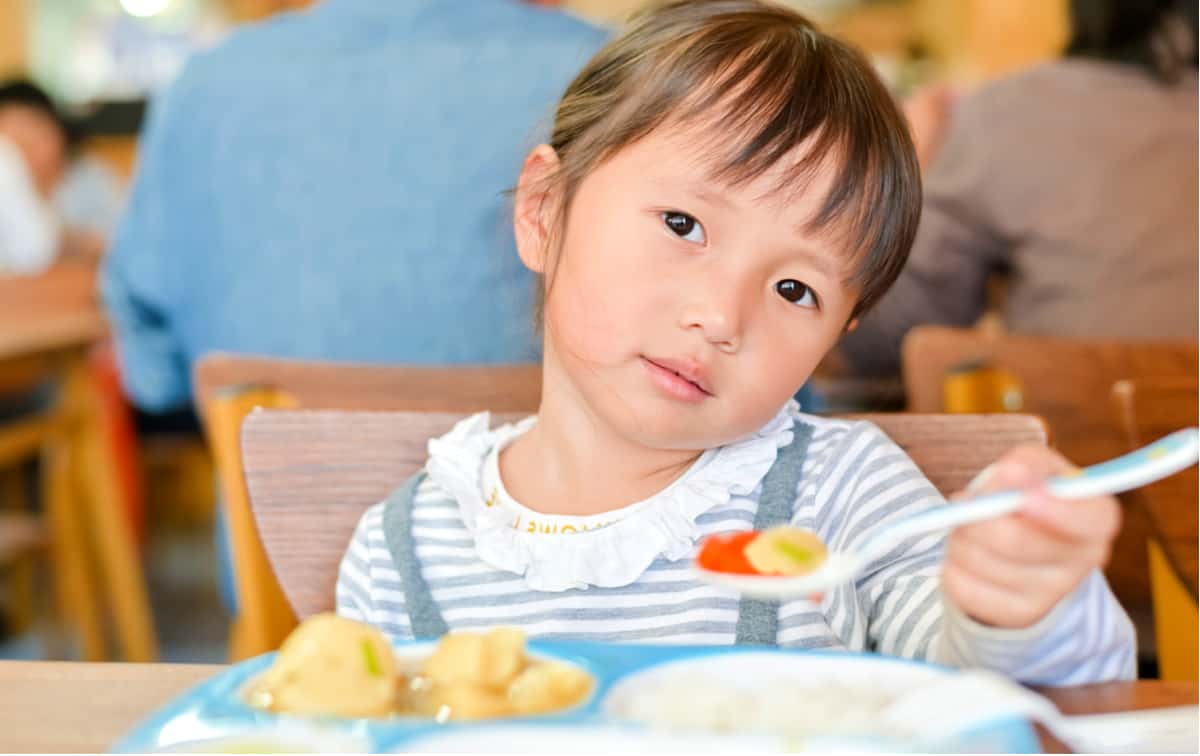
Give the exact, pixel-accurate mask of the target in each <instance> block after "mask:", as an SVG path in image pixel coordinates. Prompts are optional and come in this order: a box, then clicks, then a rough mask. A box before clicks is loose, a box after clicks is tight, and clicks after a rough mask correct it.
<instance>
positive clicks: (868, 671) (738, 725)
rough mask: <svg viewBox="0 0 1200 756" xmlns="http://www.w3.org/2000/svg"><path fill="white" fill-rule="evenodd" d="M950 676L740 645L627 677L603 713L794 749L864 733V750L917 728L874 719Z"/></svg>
mask: <svg viewBox="0 0 1200 756" xmlns="http://www.w3.org/2000/svg"><path fill="white" fill-rule="evenodd" d="M953 674H955V673H954V672H952V671H949V670H944V669H941V668H939V667H934V666H930V665H925V664H920V663H917V662H910V661H905V660H902V659H889V658H884V657H877V656H866V655H858V654H849V653H836V652H831V653H810V654H780V653H777V652H776V653H767V652H757V651H736V652H731V653H724V654H716V655H713V656H707V657H697V658H692V659H684V660H680V661H675V662H667V663H664V664H660V665H657V666H654V667H650V668H649V669H646V670H644V671H642V672H639V673H637V674H634V675H630V676H629V677H627V678H625V679H623V680H621V681H620V682H618V683H617V684H616V685H614V686H613V688H612V689H611V690H610V691H609V693H608V695H607V697H606V699H605V701H604V713H605V715H607V716H608V717H609V718H611V719H612V720H614V721H623V722H637V723H640V724H644V725H647V726H650V727H654V728H659V729H664V730H671V731H675V732H679V731H681V730H684V729H690V730H693V731H694V730H695V729H696V728H703V727H707V728H711V730H712V731H713V732H715V733H721V732H739V733H746V732H751V733H754V734H758V735H773V736H779V737H785V738H788V739H790V740H791V741H793V745H796V744H797V743H798V741H803V744H804V745H805V746H806V747H813V746H814V744H815V741H816V740H817V739H821V740H822V741H824V740H825V739H826V738H832V739H833V740H831V741H829V742H828V743H827V745H832V743H833V742H834V741H850V740H858V739H860V738H861V739H863V740H862V744H863V746H864V747H869V748H876V747H878V748H879V749H882V750H886V749H887V748H888V747H891V746H895V745H896V744H898V743H900V742H903V741H909V740H911V738H912V735H913V734H912V733H911V732H907V731H904V732H902V731H896V729H895V728H894V727H889V728H883V727H881V726H880V725H879V723H878V720H877V718H875V717H874V716H873V715H874V714H875V713H876V712H879V711H881V710H882V709H883V707H884V706H886V705H887V704H889V703H891V702H892V701H894V700H896V699H898V698H900V697H901V696H903V695H904V694H905V693H907V692H909V691H912V690H914V689H916V688H919V687H921V686H923V685H927V684H930V683H934V682H937V681H940V680H945V679H947V678H948V677H949V676H951V675H953ZM835 692H836V693H835ZM835 694H841V695H842V697H841V698H833V697H832V696H833V695H835ZM843 700H844V701H846V702H847V703H846V704H845V705H843V703H842V701H843ZM856 704H857V705H858V708H856ZM872 744H873V745H872Z"/></svg>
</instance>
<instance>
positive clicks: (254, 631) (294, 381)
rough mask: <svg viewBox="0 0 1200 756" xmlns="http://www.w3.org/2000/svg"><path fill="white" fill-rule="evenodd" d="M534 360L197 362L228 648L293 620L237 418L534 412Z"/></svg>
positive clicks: (246, 644) (255, 650)
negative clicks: (225, 575)
mask: <svg viewBox="0 0 1200 756" xmlns="http://www.w3.org/2000/svg"><path fill="white" fill-rule="evenodd" d="M541 385H542V382H541V369H540V367H539V366H537V365H532V364H531V365H507V366H488V367H413V366H404V367H400V366H377V365H353V364H339V363H332V362H307V361H301V360H287V359H277V358H268V357H258V356H249V355H235V354H228V353H214V354H210V355H207V356H205V357H204V358H203V359H201V360H200V361H199V363H198V364H197V366H196V370H195V386H196V402H197V405H198V407H199V411H200V416H201V417H202V418H203V422H204V426H205V433H206V435H207V437H208V442H209V446H210V448H211V450H212V454H213V461H214V463H215V465H216V469H217V476H218V486H219V490H220V492H221V499H222V501H223V504H224V507H225V512H226V514H227V516H228V519H227V524H228V528H229V538H230V542H231V544H232V553H233V563H234V590H235V593H236V595H237V602H238V616H237V618H236V619H235V620H234V625H233V628H232V631H231V634H230V657H231V658H232V659H233V660H238V659H244V658H247V657H250V656H254V655H256V654H259V653H263V652H265V651H269V650H272V649H275V648H278V646H279V644H280V643H281V642H282V641H283V639H284V638H285V637H286V636H287V634H288V633H289V632H290V631H291V629H292V628H293V627H294V626H295V624H296V617H295V614H294V613H293V612H292V609H291V607H290V606H289V605H288V603H287V600H286V599H285V598H284V595H283V592H282V591H281V590H280V587H279V582H278V580H277V579H276V577H275V574H274V573H273V571H272V569H271V564H270V562H268V560H267V557H266V554H265V553H264V552H263V548H262V542H261V540H260V539H259V533H258V528H257V527H256V525H255V522H254V517H253V515H252V514H251V511H250V503H249V498H248V496H247V493H246V484H245V477H244V475H243V469H242V450H241V444H242V442H241V436H240V431H241V426H242V421H243V419H244V418H245V417H246V415H247V414H248V413H249V412H250V411H251V410H253V409H254V408H256V407H266V408H288V407H306V408H313V409H364V408H367V409H385V410H387V409H392V410H412V411H447V412H459V413H469V412H475V411H478V410H481V409H486V408H499V409H500V410H507V411H523V412H526V413H529V412H533V411H534V410H535V409H536V408H537V403H538V399H539V397H540V396H541Z"/></svg>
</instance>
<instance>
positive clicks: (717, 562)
mask: <svg viewBox="0 0 1200 756" xmlns="http://www.w3.org/2000/svg"><path fill="white" fill-rule="evenodd" d="M757 537H758V532H757V531H754V530H750V531H745V532H742V533H733V534H731V535H716V536H712V537H711V538H709V539H707V540H705V541H704V545H703V546H702V547H701V548H700V554H699V555H698V556H697V557H696V561H697V563H699V565H700V566H701V567H703V568H704V569H706V570H711V571H713V572H733V573H736V574H739V575H757V574H758V571H757V570H755V569H754V566H753V565H751V564H750V561H749V560H748V559H746V546H748V545H749V544H750V542H751V541H753V540H754V539H755V538H757Z"/></svg>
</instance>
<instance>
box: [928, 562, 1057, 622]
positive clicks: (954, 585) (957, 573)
mask: <svg viewBox="0 0 1200 756" xmlns="http://www.w3.org/2000/svg"><path fill="white" fill-rule="evenodd" d="M942 590H943V591H945V593H946V595H947V596H948V597H949V599H950V600H951V601H953V602H954V604H955V605H956V606H957V607H958V608H959V609H961V610H962V611H964V612H965V613H966V614H967V615H968V616H970V617H971V618H973V619H975V620H976V621H978V622H982V623H984V624H986V625H993V626H995V627H1003V628H1023V627H1029V626H1030V625H1033V624H1034V623H1036V622H1037V621H1038V620H1040V619H1041V618H1042V617H1044V616H1046V614H1047V613H1048V612H1049V611H1050V609H1051V608H1053V606H1054V603H1055V602H1054V601H1048V600H1047V598H1046V596H1045V595H1044V594H1042V593H1041V592H1038V591H1031V590H1012V589H1008V588H1004V587H1003V586H1000V585H997V584H995V583H993V582H992V581H990V580H988V579H986V578H982V577H980V576H978V575H976V574H975V573H973V572H970V571H968V570H966V569H960V568H957V567H955V568H948V569H946V570H945V571H944V572H943V573H942Z"/></svg>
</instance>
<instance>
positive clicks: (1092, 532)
mask: <svg viewBox="0 0 1200 756" xmlns="http://www.w3.org/2000/svg"><path fill="white" fill-rule="evenodd" d="M1021 514H1022V515H1023V516H1024V517H1025V519H1027V520H1030V521H1032V522H1034V523H1036V524H1037V525H1038V527H1040V528H1041V529H1042V530H1044V531H1045V532H1048V533H1051V534H1053V535H1054V536H1055V537H1056V538H1058V539H1060V540H1062V541H1065V542H1073V543H1078V544H1090V543H1096V542H1104V543H1107V542H1109V541H1112V539H1113V538H1116V535H1117V531H1119V530H1120V529H1121V507H1120V505H1119V504H1118V503H1117V500H1116V499H1115V498H1113V497H1112V496H1098V497H1095V498H1092V499H1075V500H1067V499H1056V498H1054V497H1053V496H1051V495H1050V494H1048V493H1046V492H1045V491H1033V492H1031V493H1030V494H1029V496H1028V497H1027V498H1026V500H1025V502H1024V504H1022V506H1021Z"/></svg>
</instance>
